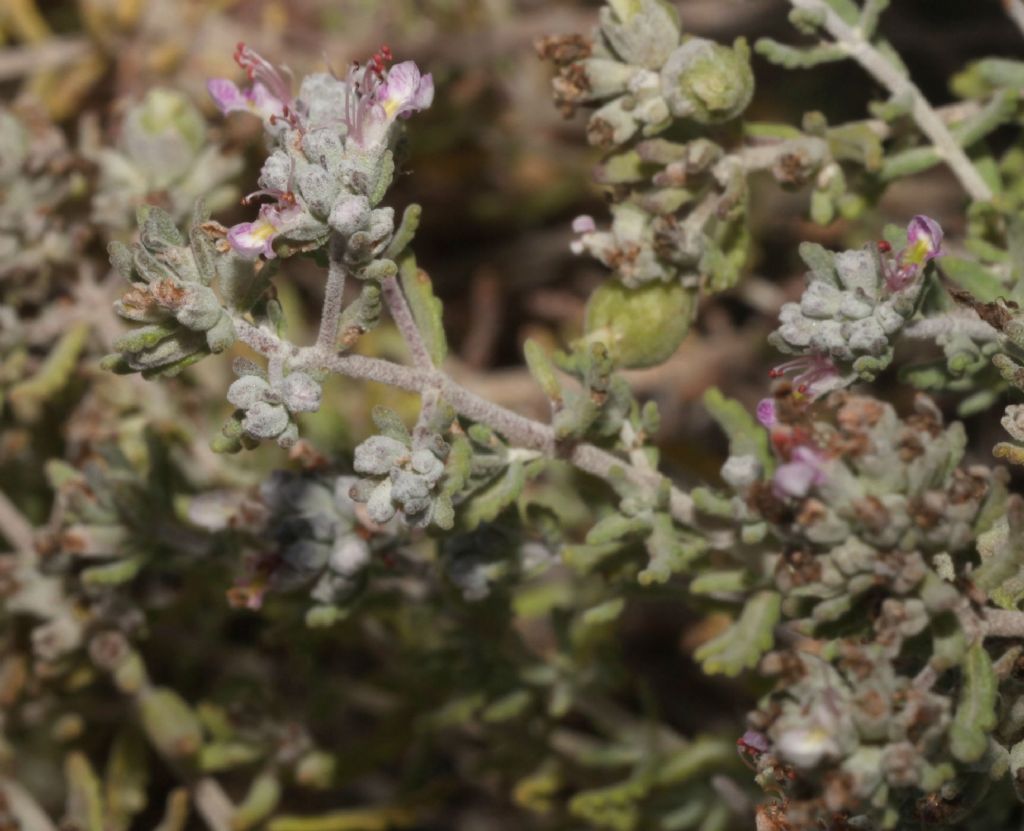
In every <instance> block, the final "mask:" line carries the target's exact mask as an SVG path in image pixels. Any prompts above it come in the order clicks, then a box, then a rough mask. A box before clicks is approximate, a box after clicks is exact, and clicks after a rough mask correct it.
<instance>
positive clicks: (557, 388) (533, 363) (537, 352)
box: [523, 338, 562, 403]
mask: <svg viewBox="0 0 1024 831" xmlns="http://www.w3.org/2000/svg"><path fill="white" fill-rule="evenodd" d="M523 355H524V356H525V357H526V365H527V367H529V370H530V374H531V375H532V376H533V378H534V380H535V381H536V382H537V383H538V384H539V385H540V388H541V389H542V390H544V394H545V395H546V396H547V397H548V398H550V399H551V400H552V401H554V402H556V403H558V402H561V400H562V385H561V384H560V383H559V382H558V376H557V375H556V374H555V365H554V364H553V363H552V362H551V358H549V357H548V354H547V352H545V351H544V348H543V347H542V346H541V345H540V344H539V343H537V341H535V340H533V339H532V338H529V339H527V341H526V343H524V344H523Z"/></svg>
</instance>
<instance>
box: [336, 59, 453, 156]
mask: <svg viewBox="0 0 1024 831" xmlns="http://www.w3.org/2000/svg"><path fill="white" fill-rule="evenodd" d="M390 59H391V51H390V50H389V49H387V48H386V47H385V48H384V49H382V50H381V52H380V53H378V54H377V55H374V57H373V60H372V61H371V62H370V63H369V64H368V65H367V66H365V67H361V66H359V65H358V64H356V65H355V66H353V67H352V69H351V70H350V71H349V74H348V78H347V80H346V89H345V125H346V126H347V128H348V137H349V139H350V140H351V141H353V142H354V143H355V144H356V145H358V146H359V147H361V148H363V149H369V148H372V147H378V146H380V145H381V144H383V143H384V142H386V141H387V138H388V134H389V133H390V131H391V127H392V126H393V125H394V123H395V121H396V120H397V119H398V118H408V117H409V116H410V115H412V114H413V113H416V112H419V111H420V110H425V109H427V108H428V107H429V106H430V105H431V104H432V103H433V101H434V79H433V76H431V75H430V74H427V75H421V74H420V70H419V67H418V66H416V64H415V63H414V62H413V61H405V62H403V63H400V64H397V65H396V66H393V67H391V69H388V68H387V62H388V61H389V60H390Z"/></svg>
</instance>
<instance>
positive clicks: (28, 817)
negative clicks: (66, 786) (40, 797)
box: [0, 777, 57, 831]
mask: <svg viewBox="0 0 1024 831" xmlns="http://www.w3.org/2000/svg"><path fill="white" fill-rule="evenodd" d="M0 791H2V792H3V795H4V796H6V797H7V802H8V805H9V807H10V811H11V813H12V814H13V815H14V821H15V827H20V828H25V829H31V831H57V826H56V824H54V822H53V820H51V819H50V818H49V817H48V816H47V815H46V812H45V811H44V810H43V809H42V808H41V807H40V806H39V803H38V802H36V799H35V797H34V796H32V794H30V793H29V792H28V791H27V790H26V789H25V788H24V787H22V786H21V785H20V784H19V783H17V782H15V781H14V780H13V779H8V778H7V777H3V778H0ZM19 823H20V825H19Z"/></svg>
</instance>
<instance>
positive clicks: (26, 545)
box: [0, 491, 35, 557]
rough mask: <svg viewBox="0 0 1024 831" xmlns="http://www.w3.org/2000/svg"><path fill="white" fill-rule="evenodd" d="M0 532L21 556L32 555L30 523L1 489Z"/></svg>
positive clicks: (33, 546)
mask: <svg viewBox="0 0 1024 831" xmlns="http://www.w3.org/2000/svg"><path fill="white" fill-rule="evenodd" d="M0 533H2V534H3V535H4V537H5V538H6V539H7V541H8V542H9V543H10V544H11V545H12V546H13V547H14V550H15V551H17V552H18V553H19V554H20V555H21V556H22V557H31V556H34V554H35V545H34V543H33V537H34V532H33V530H32V523H30V522H29V521H28V520H27V519H26V518H25V515H24V514H23V513H22V512H21V511H19V510H18V508H17V506H16V505H15V504H14V503H13V502H11V500H10V499H8V498H7V495H6V494H5V493H4V492H3V491H0Z"/></svg>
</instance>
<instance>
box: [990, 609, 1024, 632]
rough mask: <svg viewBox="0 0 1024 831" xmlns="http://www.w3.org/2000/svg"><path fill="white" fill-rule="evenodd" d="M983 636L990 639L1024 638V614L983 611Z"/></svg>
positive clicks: (1004, 610) (1006, 610)
mask: <svg viewBox="0 0 1024 831" xmlns="http://www.w3.org/2000/svg"><path fill="white" fill-rule="evenodd" d="M985 624H986V626H985V634H986V635H987V636H988V637H990V638H1024V612H1015V611H1012V610H1009V609H986V610H985Z"/></svg>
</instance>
